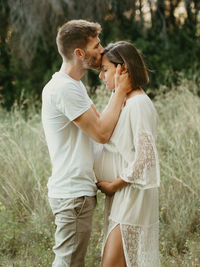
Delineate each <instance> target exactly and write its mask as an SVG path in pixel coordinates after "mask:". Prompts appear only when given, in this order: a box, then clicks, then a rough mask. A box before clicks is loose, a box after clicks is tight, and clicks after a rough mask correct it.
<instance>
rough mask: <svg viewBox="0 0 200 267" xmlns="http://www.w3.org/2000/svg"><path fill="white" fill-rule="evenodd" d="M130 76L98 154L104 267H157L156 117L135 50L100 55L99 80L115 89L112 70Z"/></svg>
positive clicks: (117, 48)
mask: <svg viewBox="0 0 200 267" xmlns="http://www.w3.org/2000/svg"><path fill="white" fill-rule="evenodd" d="M118 64H120V65H121V69H122V71H123V72H128V73H129V75H130V79H131V84H132V91H131V92H130V93H129V94H128V95H127V99H126V102H125V103H124V107H123V109H122V111H121V115H120V118H119V121H118V123H117V125H116V128H115V130H114V132H113V135H112V137H111V139H110V141H109V142H108V143H107V144H105V145H103V148H102V150H101V151H99V152H98V153H97V155H96V159H95V163H94V170H95V173H96V177H97V180H98V181H99V182H98V183H97V186H98V188H99V189H100V190H101V191H102V192H103V193H105V194H106V200H105V212H104V216H105V229H104V242H103V250H102V253H103V256H102V267H113V266H115V267H125V266H127V267H157V266H160V260H159V247H158V231H159V230H158V229H159V221H158V220H159V218H158V215H159V214H158V187H159V183H160V171H159V162H158V155H157V150H156V144H155V141H156V124H157V113H156V110H155V108H154V106H153V103H152V102H151V100H150V99H149V97H148V96H147V95H146V94H145V92H144V91H143V89H142V88H141V87H142V86H144V85H146V84H147V83H148V81H149V78H148V73H147V69H146V66H145V64H144V61H143V58H142V56H141V54H140V53H139V51H138V50H137V49H136V48H135V47H134V46H133V45H132V44H131V43H128V42H124V41H121V42H117V43H114V44H110V45H109V46H108V47H107V48H106V49H105V51H104V54H103V58H102V69H101V73H100V78H101V79H103V81H104V83H105V84H106V87H107V89H108V90H113V89H114V88H115V79H114V77H115V71H116V67H117V65H118Z"/></svg>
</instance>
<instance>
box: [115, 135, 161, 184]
mask: <svg viewBox="0 0 200 267" xmlns="http://www.w3.org/2000/svg"><path fill="white" fill-rule="evenodd" d="M134 146H135V147H134V150H135V151H134V152H135V157H134V161H133V162H132V163H127V164H126V166H125V168H123V171H122V173H121V175H120V177H121V178H122V179H123V180H125V181H127V182H129V183H135V184H139V185H147V184H148V183H151V181H150V179H151V176H153V177H154V179H155V178H156V173H157V171H156V165H157V164H156V160H157V151H156V147H155V142H154V138H153V136H152V134H151V133H147V132H139V133H138V134H137V136H136V137H135V140H134Z"/></svg>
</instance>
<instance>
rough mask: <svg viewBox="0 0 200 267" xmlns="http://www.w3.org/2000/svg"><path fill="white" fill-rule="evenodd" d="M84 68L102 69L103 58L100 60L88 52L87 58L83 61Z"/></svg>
mask: <svg viewBox="0 0 200 267" xmlns="http://www.w3.org/2000/svg"><path fill="white" fill-rule="evenodd" d="M83 68H84V69H94V70H100V68H101V59H100V60H99V61H98V60H97V58H96V57H94V56H91V55H89V54H88V53H87V52H86V55H85V60H84V61H83Z"/></svg>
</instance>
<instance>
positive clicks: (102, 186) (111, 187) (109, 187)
mask: <svg viewBox="0 0 200 267" xmlns="http://www.w3.org/2000/svg"><path fill="white" fill-rule="evenodd" d="M128 184H129V183H127V182H125V181H124V180H122V179H121V178H120V177H118V178H117V179H116V180H115V181H113V182H98V183H97V187H98V189H99V190H101V192H102V193H105V194H106V195H107V196H113V195H114V193H115V192H116V191H117V190H120V189H121V188H123V187H124V186H127V185H128Z"/></svg>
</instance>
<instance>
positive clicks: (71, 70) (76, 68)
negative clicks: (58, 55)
mask: <svg viewBox="0 0 200 267" xmlns="http://www.w3.org/2000/svg"><path fill="white" fill-rule="evenodd" d="M60 71H62V72H64V73H66V74H67V75H69V76H70V77H71V78H72V79H74V80H76V81H80V79H81V78H82V77H83V75H84V74H85V72H86V70H85V69H83V68H82V66H80V64H77V63H73V62H63V63H62V66H61V68H60Z"/></svg>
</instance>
